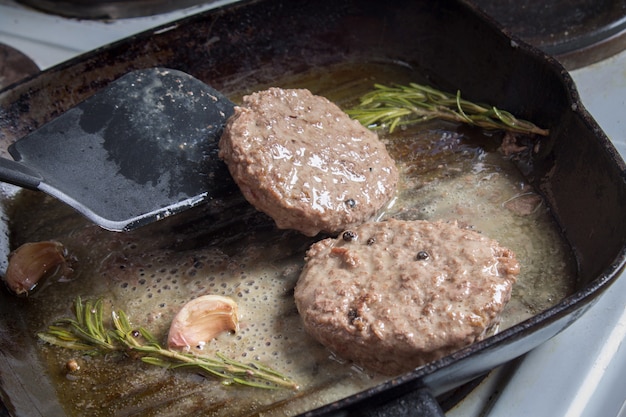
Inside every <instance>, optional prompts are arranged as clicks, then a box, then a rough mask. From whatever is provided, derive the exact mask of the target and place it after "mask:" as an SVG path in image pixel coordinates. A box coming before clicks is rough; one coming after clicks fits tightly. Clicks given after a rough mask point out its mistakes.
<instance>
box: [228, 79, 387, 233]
mask: <svg viewBox="0 0 626 417" xmlns="http://www.w3.org/2000/svg"><path fill="white" fill-rule="evenodd" d="M219 146H220V151H219V155H220V158H222V159H223V160H224V161H225V162H226V164H227V165H228V168H229V171H230V173H231V175H232V176H233V178H234V179H235V182H236V183H237V185H238V186H239V188H240V189H241V192H242V193H243V195H244V196H245V197H246V199H247V200H248V201H249V202H250V203H251V204H252V205H254V206H255V207H256V208H257V209H258V210H260V211H262V212H264V213H266V214H268V215H269V216H271V217H272V218H273V219H274V221H275V222H276V225H277V226H278V227H279V228H282V229H295V230H298V231H300V232H302V233H303V234H305V235H308V236H315V235H316V234H318V233H319V232H327V233H337V232H339V231H341V230H343V229H345V228H349V227H353V226H356V225H358V224H360V223H362V222H364V221H366V220H368V219H369V218H371V217H372V216H373V215H374V214H375V213H376V212H377V211H378V210H379V209H380V208H381V207H382V206H383V205H384V204H385V203H386V202H387V201H388V200H389V199H390V198H391V196H392V195H393V193H394V192H395V190H396V186H397V182H398V171H397V169H396V166H395V163H394V161H393V159H392V158H391V157H390V156H389V154H388V152H387V150H386V148H385V145H384V144H383V143H382V142H381V141H380V140H379V139H378V136H377V135H376V134H375V133H373V132H371V131H369V130H368V129H366V128H365V127H363V126H362V125H361V124H359V123H358V122H357V121H354V120H352V119H350V117H349V116H348V115H346V114H345V113H344V112H343V111H341V109H339V107H337V106H336V105H335V104H333V103H331V102H330V101H328V100H327V99H326V98H323V97H320V96H315V95H313V94H311V92H310V91H308V90H304V89H292V90H285V89H280V88H270V89H268V90H265V91H261V92H258V93H254V94H251V95H248V96H245V97H244V99H243V104H242V106H237V107H235V114H234V115H233V116H232V117H231V118H230V119H229V121H228V123H227V125H226V127H225V130H224V133H223V135H222V137H221V140H220V144H219Z"/></svg>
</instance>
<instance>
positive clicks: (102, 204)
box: [9, 68, 235, 231]
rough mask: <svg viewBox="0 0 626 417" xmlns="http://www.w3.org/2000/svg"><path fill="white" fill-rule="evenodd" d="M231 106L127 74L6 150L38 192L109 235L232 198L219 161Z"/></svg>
mask: <svg viewBox="0 0 626 417" xmlns="http://www.w3.org/2000/svg"><path fill="white" fill-rule="evenodd" d="M233 107H234V105H233V103H232V102H231V101H230V100H228V99H227V98H226V97H224V96H223V95H222V94H221V93H219V92H218V91H216V90H214V89H213V88H211V87H209V86H208V85H206V84H205V83H203V82H201V81H199V80H198V79H196V78H193V77H192V76H191V75H189V74H186V73H183V72H180V71H176V70H171V69H166V68H150V69H144V70H138V71H134V72H131V73H129V74H127V75H125V76H123V77H121V78H119V79H117V80H115V81H113V82H112V83H111V84H109V85H108V86H107V87H106V88H105V89H103V90H102V91H100V92H98V93H96V94H95V95H94V96H92V97H90V98H89V99H87V100H85V101H84V102H82V103H80V104H79V105H77V106H76V107H74V108H72V109H70V110H68V111H67V112H65V113H64V114H63V115H61V116H60V117H58V118H56V119H54V120H52V121H51V122H49V123H47V124H46V125H44V126H43V127H41V128H40V129H38V130H37V131H35V132H33V133H31V134H29V135H28V136H26V137H24V138H22V139H20V140H19V141H17V142H16V143H15V144H13V145H12V146H11V147H10V149H9V152H10V153H11V155H12V156H13V158H14V159H15V160H16V161H19V162H20V163H22V164H23V165H25V166H27V167H29V168H32V169H34V170H36V171H37V172H39V173H40V174H41V176H42V177H43V178H44V180H43V181H42V182H41V184H40V185H39V187H38V188H39V189H40V190H42V191H44V192H46V193H48V194H50V195H52V196H54V197H56V198H58V199H60V200H62V201H64V202H65V203H67V204H69V205H70V206H72V207H74V208H75V209H76V210H78V211H79V212H81V213H82V214H84V215H85V216H86V217H88V218H89V219H91V220H92V221H93V222H95V223H96V224H98V225H100V226H102V227H103V228H105V229H109V230H116V231H122V230H131V229H133V228H136V227H138V226H141V225H144V224H147V223H151V222H153V221H156V220H159V219H161V218H164V217H167V216H170V215H172V214H175V213H178V212H180V211H182V210H185V209H187V208H190V207H193V206H196V205H198V204H201V203H203V202H205V201H207V200H209V199H212V198H215V197H217V196H220V195H222V194H223V193H228V192H232V190H233V189H234V187H235V186H234V182H233V181H232V178H231V177H230V175H229V173H228V169H227V168H226V165H225V164H224V163H223V162H222V161H220V160H219V159H218V157H217V152H218V141H219V137H220V135H221V133H222V130H223V128H224V124H225V123H226V120H227V119H228V117H230V115H231V114H232V112H233Z"/></svg>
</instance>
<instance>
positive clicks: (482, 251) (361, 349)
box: [295, 220, 519, 374]
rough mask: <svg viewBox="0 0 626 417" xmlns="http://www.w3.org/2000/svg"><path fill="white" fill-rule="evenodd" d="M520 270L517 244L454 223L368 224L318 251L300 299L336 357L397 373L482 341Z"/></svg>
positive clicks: (309, 326)
mask: <svg viewBox="0 0 626 417" xmlns="http://www.w3.org/2000/svg"><path fill="white" fill-rule="evenodd" d="M518 273H519V264H518V262H517V260H516V259H515V255H514V254H513V253H512V252H511V251H510V250H508V249H506V248H503V247H501V246H500V245H499V244H498V243H497V242H496V241H494V240H492V239H489V238H487V237H485V236H483V235H481V234H480V233H477V232H474V231H471V230H467V229H462V228H460V227H458V226H457V224H456V223H444V222H427V221H399V220H389V221H384V222H368V223H365V224H363V225H361V226H359V227H355V228H353V229H350V230H348V231H346V232H344V233H343V234H342V235H340V236H339V237H338V238H337V239H330V238H329V239H324V240H322V241H319V242H317V243H315V244H313V245H312V246H311V247H310V249H309V250H308V252H307V254H306V264H305V266H304V269H303V271H302V274H301V276H300V278H299V280H298V283H297V285H296V289H295V301H296V305H297V307H298V311H299V312H300V315H301V316H302V319H303V322H304V326H305V328H306V330H307V331H308V332H309V333H310V334H311V335H312V336H313V337H315V338H316V339H317V340H318V341H319V342H320V343H322V344H323V345H325V346H327V347H328V348H329V349H331V350H332V351H333V352H335V353H336V354H337V355H338V356H340V357H343V358H344V359H348V360H352V361H354V362H355V363H357V364H360V365H362V366H363V367H365V368H369V369H371V370H375V371H378V372H381V373H385V374H398V373H401V372H403V371H406V370H409V369H413V368H415V367H417V366H420V365H423V364H425V363H427V362H430V361H432V360H435V359H437V358H440V357H442V356H445V355H447V354H449V353H451V352H454V351H456V350H458V349H459V348H462V347H464V346H467V345H469V344H471V343H473V342H475V341H477V340H480V339H482V338H484V337H485V336H486V334H487V332H488V330H489V329H490V328H492V326H494V325H495V324H497V322H498V320H499V315H500V313H501V311H502V309H503V308H504V306H505V305H506V303H507V302H508V301H509V299H510V296H511V288H512V286H513V284H514V282H515V280H516V277H517V274H518Z"/></svg>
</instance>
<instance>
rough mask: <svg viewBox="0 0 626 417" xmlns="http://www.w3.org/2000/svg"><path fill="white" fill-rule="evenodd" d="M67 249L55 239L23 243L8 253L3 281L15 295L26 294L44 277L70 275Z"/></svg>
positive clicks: (70, 269)
mask: <svg viewBox="0 0 626 417" xmlns="http://www.w3.org/2000/svg"><path fill="white" fill-rule="evenodd" d="M68 259H69V258H68V256H67V251H66V250H65V247H64V246H63V244H62V243H60V242H56V241H43V242H30V243H25V244H23V245H22V246H20V247H19V248H17V249H16V250H14V251H13V252H11V254H9V265H8V267H7V272H6V275H5V276H4V281H5V283H6V284H7V286H8V287H9V289H10V290H11V291H13V292H14V293H15V294H16V295H28V294H30V293H31V292H32V291H33V290H34V289H35V287H37V286H38V285H39V284H40V283H41V282H42V281H43V279H45V278H48V277H50V276H52V275H54V274H57V273H58V274H61V275H62V276H68V275H70V274H71V273H72V272H73V270H72V268H71V266H70V263H69V261H68Z"/></svg>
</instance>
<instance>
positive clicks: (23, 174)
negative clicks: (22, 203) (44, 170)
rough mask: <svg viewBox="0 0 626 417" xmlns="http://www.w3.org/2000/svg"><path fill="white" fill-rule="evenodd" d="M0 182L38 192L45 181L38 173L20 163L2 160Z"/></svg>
mask: <svg viewBox="0 0 626 417" xmlns="http://www.w3.org/2000/svg"><path fill="white" fill-rule="evenodd" d="M0 181H2V182H8V183H9V184H13V185H17V186H19V187H24V188H30V189H32V190H36V189H38V187H39V184H40V183H41V182H42V181H43V177H42V176H41V175H40V174H39V173H38V172H37V171H35V170H33V169H30V168H28V167H26V166H24V165H22V164H20V163H19V162H15V161H12V160H10V159H6V158H0Z"/></svg>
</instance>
